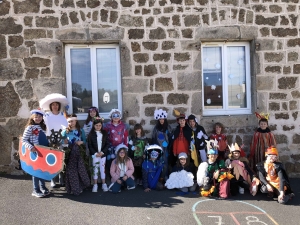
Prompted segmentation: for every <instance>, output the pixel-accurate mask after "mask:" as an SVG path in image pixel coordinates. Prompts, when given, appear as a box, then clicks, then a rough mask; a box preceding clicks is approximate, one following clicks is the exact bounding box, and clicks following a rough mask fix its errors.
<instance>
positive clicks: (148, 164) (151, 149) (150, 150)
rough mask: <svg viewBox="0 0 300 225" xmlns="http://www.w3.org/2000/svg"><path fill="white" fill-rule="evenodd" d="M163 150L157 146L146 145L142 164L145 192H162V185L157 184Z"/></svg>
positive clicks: (161, 165)
mask: <svg viewBox="0 0 300 225" xmlns="http://www.w3.org/2000/svg"><path fill="white" fill-rule="evenodd" d="M162 155H163V150H162V148H161V147H160V146H158V145H148V146H147V147H146V149H145V156H146V159H145V161H144V162H143V165H142V168H143V187H144V191H145V192H149V191H151V190H162V189H163V188H164V186H163V184H162V183H161V182H159V178H160V177H161V172H162V169H163V162H162V159H161V157H162Z"/></svg>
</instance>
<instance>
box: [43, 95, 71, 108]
mask: <svg viewBox="0 0 300 225" xmlns="http://www.w3.org/2000/svg"><path fill="white" fill-rule="evenodd" d="M53 102H59V103H60V104H61V107H60V109H63V108H65V106H67V105H68V104H69V101H68V99H67V98H66V96H64V95H62V94H59V93H53V94H50V95H47V96H46V97H45V98H43V99H41V100H40V102H39V103H40V107H41V108H42V109H43V110H50V104H51V103H53Z"/></svg>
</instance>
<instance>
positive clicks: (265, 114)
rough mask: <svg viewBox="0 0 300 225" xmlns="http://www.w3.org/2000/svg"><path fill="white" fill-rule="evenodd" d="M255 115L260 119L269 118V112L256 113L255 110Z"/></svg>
mask: <svg viewBox="0 0 300 225" xmlns="http://www.w3.org/2000/svg"><path fill="white" fill-rule="evenodd" d="M255 116H256V117H257V119H259V120H261V119H266V120H269V116H270V113H263V112H261V113H258V112H255Z"/></svg>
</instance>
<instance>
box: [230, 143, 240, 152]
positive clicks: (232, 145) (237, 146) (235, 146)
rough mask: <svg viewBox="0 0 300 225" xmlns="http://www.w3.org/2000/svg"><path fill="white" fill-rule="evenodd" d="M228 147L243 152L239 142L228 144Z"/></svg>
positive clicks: (232, 150)
mask: <svg viewBox="0 0 300 225" xmlns="http://www.w3.org/2000/svg"><path fill="white" fill-rule="evenodd" d="M228 148H229V150H230V152H235V151H238V152H241V149H240V146H239V145H238V144H237V143H234V144H233V143H232V144H231V146H230V145H228Z"/></svg>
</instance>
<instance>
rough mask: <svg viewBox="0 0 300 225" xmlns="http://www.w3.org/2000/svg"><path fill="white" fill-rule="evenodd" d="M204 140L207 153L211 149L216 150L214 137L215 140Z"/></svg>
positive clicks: (216, 144) (216, 142)
mask: <svg viewBox="0 0 300 225" xmlns="http://www.w3.org/2000/svg"><path fill="white" fill-rule="evenodd" d="M205 142H206V148H207V154H208V152H209V151H210V150H211V149H212V150H214V151H217V152H218V150H217V149H218V147H219V145H218V141H217V140H216V139H215V140H209V141H206V140H205ZM217 154H218V153H217Z"/></svg>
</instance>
